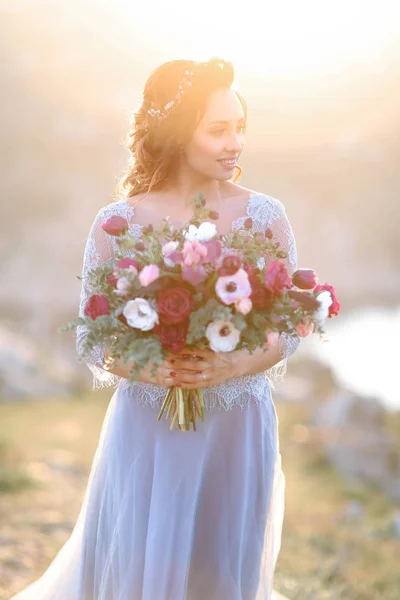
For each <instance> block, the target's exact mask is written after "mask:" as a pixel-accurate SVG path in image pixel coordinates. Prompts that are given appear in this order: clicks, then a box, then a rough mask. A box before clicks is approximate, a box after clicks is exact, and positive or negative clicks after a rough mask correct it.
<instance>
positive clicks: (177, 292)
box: [157, 287, 193, 325]
mask: <svg viewBox="0 0 400 600" xmlns="http://www.w3.org/2000/svg"><path fill="white" fill-rule="evenodd" d="M157 305H158V314H159V316H160V321H161V322H162V323H164V324H165V325H176V324H177V323H182V322H183V321H184V320H185V319H187V317H188V316H189V315H190V313H191V311H192V307H193V297H192V294H191V292H190V291H189V290H188V289H187V288H185V287H170V288H166V289H161V290H159V291H158V292H157Z"/></svg>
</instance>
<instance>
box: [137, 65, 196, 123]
mask: <svg viewBox="0 0 400 600" xmlns="http://www.w3.org/2000/svg"><path fill="white" fill-rule="evenodd" d="M193 75H194V72H193V71H189V70H187V71H185V77H183V78H182V79H181V81H180V82H179V85H178V92H177V94H176V96H175V98H174V99H173V100H170V101H169V102H167V104H165V106H162V107H161V108H154V107H155V103H154V102H152V103H151V108H149V109H148V110H147V111H146V112H147V114H148V115H150V116H151V117H153V118H154V119H165V117H167V116H168V115H169V113H170V112H171V111H172V110H174V108H176V107H177V106H178V105H179V104H180V103H181V101H182V98H183V96H184V94H185V91H186V90H187V88H189V87H190V86H191V85H192V83H193V81H192V78H193Z"/></svg>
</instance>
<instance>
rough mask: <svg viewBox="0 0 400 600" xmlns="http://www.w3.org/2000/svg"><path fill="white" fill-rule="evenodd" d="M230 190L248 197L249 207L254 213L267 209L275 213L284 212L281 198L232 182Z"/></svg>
mask: <svg viewBox="0 0 400 600" xmlns="http://www.w3.org/2000/svg"><path fill="white" fill-rule="evenodd" d="M232 186H233V187H232V192H233V193H234V194H236V195H242V196H244V197H247V198H248V201H249V209H250V211H253V212H255V213H260V212H264V213H265V211H268V212H270V213H273V214H275V215H279V214H282V213H284V212H285V206H284V204H283V202H282V201H281V200H279V199H278V198H275V197H274V196H271V195H270V194H267V193H265V192H260V191H257V190H253V189H250V188H246V187H243V186H240V185H237V184H236V183H232Z"/></svg>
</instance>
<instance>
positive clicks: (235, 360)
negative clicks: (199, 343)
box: [170, 348, 242, 389]
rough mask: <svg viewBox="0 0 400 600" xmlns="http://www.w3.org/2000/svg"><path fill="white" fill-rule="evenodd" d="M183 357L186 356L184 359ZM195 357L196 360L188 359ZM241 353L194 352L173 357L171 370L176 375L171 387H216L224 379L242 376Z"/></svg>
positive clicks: (197, 350)
mask: <svg viewBox="0 0 400 600" xmlns="http://www.w3.org/2000/svg"><path fill="white" fill-rule="evenodd" d="M185 355H188V357H187V358H185ZM189 355H195V356H197V357H198V359H195V358H191V359H190V358H189ZM241 358H242V353H241V352H240V350H239V351H233V352H213V351H212V350H200V349H199V348H196V349H195V350H192V351H190V352H189V351H188V350H182V352H180V353H178V354H175V355H174V356H173V359H172V360H173V362H171V363H170V364H171V369H173V371H174V372H175V373H176V375H175V376H174V383H173V385H180V387H182V389H195V388H205V387H210V386H212V385H218V384H220V383H222V382H223V381H226V379H230V378H232V377H240V375H241V374H242V371H241V367H240V362H241Z"/></svg>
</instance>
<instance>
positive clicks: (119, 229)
mask: <svg viewBox="0 0 400 600" xmlns="http://www.w3.org/2000/svg"><path fill="white" fill-rule="evenodd" d="M101 226H102V228H103V229H104V231H105V232H106V233H108V234H109V235H113V236H115V237H119V236H120V235H122V234H124V233H126V232H127V231H128V229H129V223H128V221H127V220H126V219H124V217H120V216H119V215H112V216H111V217H108V219H106V220H105V221H104V223H102V224H101Z"/></svg>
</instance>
